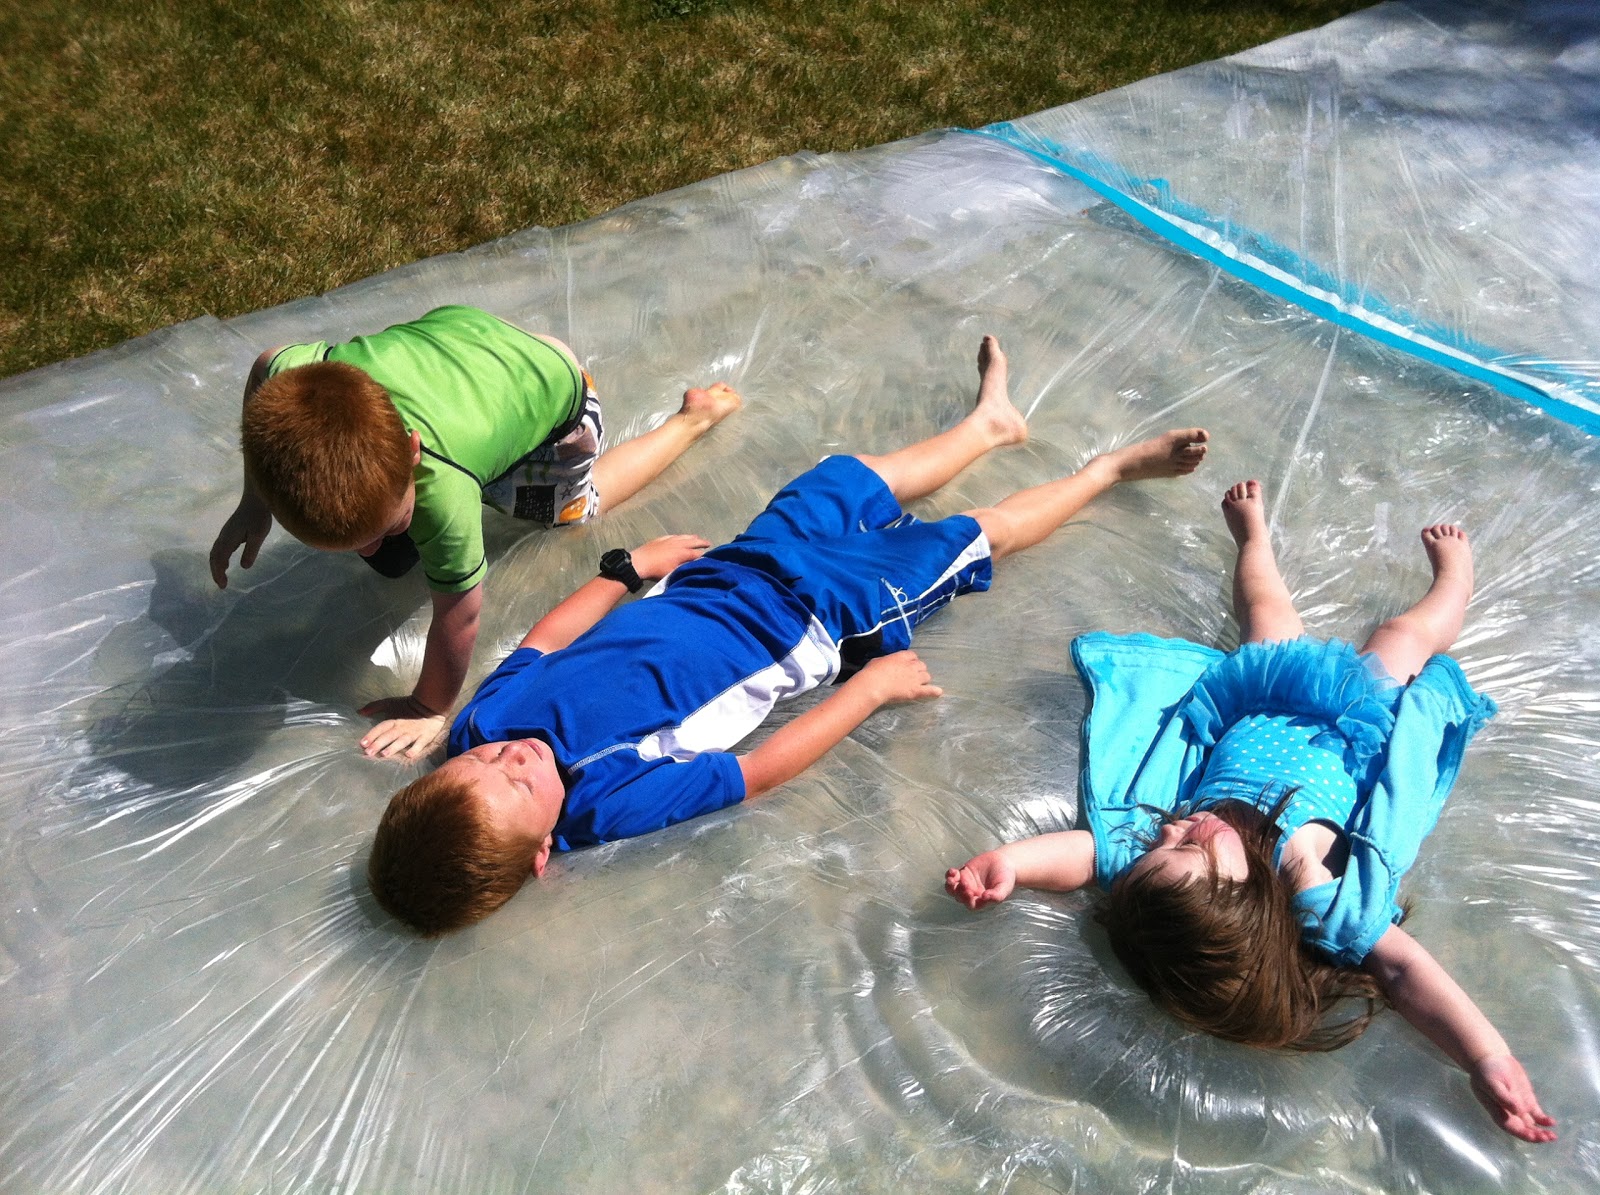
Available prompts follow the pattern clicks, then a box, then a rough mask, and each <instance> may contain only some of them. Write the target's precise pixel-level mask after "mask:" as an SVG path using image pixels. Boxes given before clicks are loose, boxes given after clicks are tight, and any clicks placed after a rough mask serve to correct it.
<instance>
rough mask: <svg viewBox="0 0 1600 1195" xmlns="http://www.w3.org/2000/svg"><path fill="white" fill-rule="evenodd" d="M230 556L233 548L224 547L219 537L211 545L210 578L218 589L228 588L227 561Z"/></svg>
mask: <svg viewBox="0 0 1600 1195" xmlns="http://www.w3.org/2000/svg"><path fill="white" fill-rule="evenodd" d="M232 557H233V548H232V547H231V546H230V547H227V548H224V547H223V545H222V541H221V540H220V539H219V540H218V541H217V542H216V543H214V544H212V545H211V558H210V559H211V579H212V580H213V581H215V582H216V583H217V588H218V589H226V588H228V561H229V560H230V559H232Z"/></svg>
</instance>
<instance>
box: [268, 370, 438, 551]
mask: <svg viewBox="0 0 1600 1195" xmlns="http://www.w3.org/2000/svg"><path fill="white" fill-rule="evenodd" d="M239 444H240V447H241V448H242V449H243V452H244V469H245V476H246V477H248V478H249V480H250V483H251V485H253V486H254V487H255V489H256V492H257V493H259V494H260V495H261V498H262V500H263V501H265V502H266V504H267V509H269V510H270V511H272V515H273V517H274V518H275V519H277V520H278V522H279V523H281V524H282V525H283V528H284V530H285V531H287V532H289V534H290V535H292V536H294V537H295V538H296V539H298V540H301V541H302V542H304V543H308V544H310V545H311V546H312V547H315V548H331V549H336V550H343V549H346V548H356V547H360V546H361V545H362V544H364V543H367V542H368V541H370V540H372V539H373V538H375V537H376V536H378V535H380V534H382V532H383V531H384V530H385V528H386V527H387V526H388V525H389V522H390V520H392V519H393V518H394V515H395V511H396V508H397V507H398V506H399V505H400V503H401V501H402V500H403V499H404V498H405V493H406V486H407V485H408V484H409V483H410V481H411V473H412V468H413V466H412V463H411V462H412V457H413V455H414V452H413V449H412V447H411V435H410V433H409V432H407V431H406V427H405V424H404V423H403V422H401V419H400V412H399V411H397V410H395V406H394V403H393V402H391V401H390V399H389V393H388V391H386V390H385V389H384V388H383V387H382V386H380V385H378V383H377V382H375V381H374V380H373V379H372V377H371V375H369V374H367V373H366V372H365V371H364V370H360V369H357V368H356V367H355V366H353V365H344V364H341V363H340V362H337V361H319V362H316V363H314V364H311V365H300V366H297V367H295V368H294V369H286V370H284V371H283V372H282V373H280V374H277V375H276V376H274V377H270V378H268V379H267V380H266V381H265V382H263V383H261V385H260V386H259V387H257V388H256V391H255V393H254V394H252V395H251V396H250V399H249V401H248V402H246V403H245V404H244V415H243V418H242V419H241V420H240V424H239Z"/></svg>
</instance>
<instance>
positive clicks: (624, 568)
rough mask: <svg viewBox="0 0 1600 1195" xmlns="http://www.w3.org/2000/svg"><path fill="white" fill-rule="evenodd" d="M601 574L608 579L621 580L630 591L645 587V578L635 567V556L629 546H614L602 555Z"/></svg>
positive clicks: (637, 590) (634, 591) (635, 591)
mask: <svg viewBox="0 0 1600 1195" xmlns="http://www.w3.org/2000/svg"><path fill="white" fill-rule="evenodd" d="M600 575H601V576H602V577H604V578H605V579H606V580H607V581H621V582H622V583H623V584H624V585H626V586H627V587H628V592H629V593H638V592H639V591H640V590H641V589H643V588H644V578H643V577H641V576H640V575H639V570H638V569H636V568H634V567H633V556H632V554H631V553H630V552H629V551H628V549H627V548H612V549H611V551H609V552H607V553H605V554H604V555H603V556H601V557H600Z"/></svg>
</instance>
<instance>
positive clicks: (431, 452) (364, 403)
mask: <svg viewBox="0 0 1600 1195" xmlns="http://www.w3.org/2000/svg"><path fill="white" fill-rule="evenodd" d="M739 406H740V398H739V396H738V395H737V394H736V393H734V391H733V390H732V389H730V388H729V387H727V386H726V385H724V384H722V383H720V382H719V383H717V384H715V385H713V386H711V387H710V388H709V389H705V390H700V389H694V390H690V391H688V392H687V393H686V394H685V395H684V398H683V406H682V408H681V409H680V410H679V411H678V412H677V413H676V414H674V415H673V416H672V417H671V418H669V419H668V420H667V421H666V422H665V423H663V424H662V425H661V426H660V427H657V428H655V429H654V430H652V431H649V432H646V433H645V434H644V435H642V436H637V437H635V438H634V439H632V440H629V441H627V442H626V443H623V444H620V445H617V446H616V447H615V448H612V449H610V450H607V451H602V450H603V449H604V429H603V425H602V421H601V417H600V404H599V399H598V397H597V396H596V394H595V392H594V385H593V383H592V381H591V380H590V378H589V376H588V374H586V373H585V372H584V371H583V369H582V367H581V366H579V364H578V360H577V358H576V357H575V356H574V355H573V353H572V351H571V350H570V349H569V348H568V347H567V346H566V345H564V344H562V343H561V342H560V341H558V340H555V339H553V338H551V337H548V336H535V335H533V334H531V333H528V332H525V331H523V330H522V329H521V328H518V327H516V326H515V325H512V324H509V323H506V322H505V321H504V320H501V319H498V318H496V317H495V316H493V315H490V314H489V313H488V312H486V311H479V310H477V309H476V308H472V307H440V308H436V309H435V310H433V311H430V312H428V313H427V314H426V315H424V316H422V318H420V319H417V320H413V321H411V322H410V323H405V324H397V325H395V326H394V327H391V328H387V329H385V330H384V331H382V332H379V333H377V334H376V335H373V336H358V337H356V338H355V339H354V340H351V341H349V342H348V343H346V344H335V345H329V344H327V343H325V342H317V343H313V344H297V345H289V346H287V347H283V348H277V349H270V350H268V351H267V352H265V353H262V354H261V356H260V357H258V358H257V359H256V363H255V366H254V368H252V369H251V371H250V377H249V379H248V381H247V382H246V384H245V393H244V411H243V415H242V417H241V420H240V446H241V448H242V449H243V453H244V487H243V493H242V494H241V496H240V498H239V505H238V507H237V508H236V509H235V510H234V512H233V514H232V515H230V516H229V518H228V521H227V522H226V523H225V524H224V525H223V527H222V530H221V531H220V532H219V533H218V535H217V538H216V541H215V542H214V543H213V544H212V546H211V575H212V578H213V579H214V580H215V581H216V583H217V585H218V586H219V587H221V588H226V587H227V583H228V565H229V563H230V562H231V560H232V557H233V553H234V552H235V551H237V550H238V549H240V548H241V547H242V548H243V549H244V551H243V553H242V554H241V556H240V558H239V563H240V565H241V566H242V567H244V568H249V567H250V566H251V565H252V564H254V563H255V560H256V555H257V554H258V553H259V552H260V550H261V544H262V541H264V540H265V539H266V537H267V533H268V531H270V530H271V528H272V522H273V519H277V521H278V522H279V523H280V524H282V526H283V527H284V529H285V530H286V531H288V532H289V533H290V534H291V535H293V536H294V537H295V538H296V539H299V540H301V541H302V542H303V543H306V544H309V545H310V546H312V547H314V548H322V549H325V550H328V551H347V550H351V549H354V550H355V551H356V552H358V553H360V555H361V556H362V557H363V558H364V559H366V560H367V562H368V563H369V564H370V565H372V567H373V568H375V569H377V570H378V571H379V572H380V573H382V574H383V575H384V576H389V577H397V576H400V575H402V574H403V573H405V572H407V571H409V570H410V568H411V567H412V566H413V565H415V564H416V563H417V561H418V560H420V561H421V562H422V564H423V571H424V574H425V575H426V577H427V580H428V587H429V589H430V590H432V592H433V622H432V625H431V626H430V627H429V628H428V640H427V647H426V649H425V650H424V653H423V659H422V672H421V674H420V675H419V676H418V678H417V683H416V686H415V687H414V688H413V689H412V691H411V693H410V694H409V695H406V696H397V697H385V698H383V699H381V700H378V701H374V702H372V703H370V704H368V705H366V706H364V707H362V710H361V713H363V714H365V715H367V716H369V717H373V718H378V719H392V718H401V719H405V720H406V723H405V724H406V725H407V726H408V727H411V730H410V731H409V733H408V734H407V735H405V736H403V737H401V738H399V739H396V738H395V737H394V736H393V735H392V734H391V735H386V736H385V737H384V738H382V739H381V740H380V739H375V738H374V736H373V735H372V734H370V733H369V734H368V735H367V736H366V737H365V738H364V739H363V740H362V747H363V749H365V750H366V752H367V753H368V754H369V755H392V754H396V753H401V754H404V755H405V756H406V757H407V758H416V757H417V756H418V755H421V754H423V753H424V752H426V751H428V750H430V749H431V748H432V746H433V745H434V744H435V743H436V742H437V741H438V740H439V738H440V737H442V735H443V733H444V731H445V728H446V726H447V725H448V721H447V719H448V715H449V711H450V708H451V706H452V705H454V703H455V700H456V697H457V695H458V694H459V693H460V691H461V684H462V681H463V680H464V679H465V677H466V673H467V666H468V664H469V663H470V661H471V659H472V649H473V646H474V644H475V643H476V642H477V637H478V617H479V611H480V610H481V608H482V603H483V578H484V574H485V573H486V572H487V571H488V565H487V562H486V560H485V559H484V550H483V521H482V515H481V513H480V508H481V506H482V505H483V504H488V505H490V506H494V507H495V508H496V509H498V510H501V511H503V512H505V513H507V514H511V515H514V516H516V517H518V518H524V519H530V520H533V521H535V522H539V523H543V524H545V525H546V526H565V525H569V524H574V523H581V522H585V521H587V520H588V519H591V518H593V517H595V515H597V514H598V513H599V512H600V511H601V510H602V509H604V508H606V507H610V506H615V505H616V504H617V503H619V502H623V501H625V500H626V499H627V498H629V497H631V496H632V495H633V494H634V493H636V492H638V490H639V489H641V488H642V487H643V486H644V485H645V484H647V483H648V482H650V481H651V480H653V479H654V478H655V477H656V476H657V475H658V474H659V473H660V472H661V471H662V470H663V469H665V468H666V467H667V466H668V465H670V464H671V463H672V462H673V461H674V460H676V459H677V458H678V457H679V456H680V455H681V454H682V453H683V452H684V450H685V449H687V448H688V447H689V445H690V444H692V443H694V441H695V440H697V439H699V438H700V436H702V435H704V434H705V433H706V432H707V431H709V430H710V429H711V428H712V427H713V426H715V425H716V424H717V423H719V422H721V421H722V420H723V419H724V418H726V417H727V416H728V415H730V414H732V413H733V412H734V411H736V410H738V408H739Z"/></svg>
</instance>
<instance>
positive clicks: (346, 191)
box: [0, 0, 1363, 376]
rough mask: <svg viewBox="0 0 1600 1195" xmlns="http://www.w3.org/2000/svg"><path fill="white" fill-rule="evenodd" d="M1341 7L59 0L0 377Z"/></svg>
mask: <svg viewBox="0 0 1600 1195" xmlns="http://www.w3.org/2000/svg"><path fill="white" fill-rule="evenodd" d="M1359 7H1363V5H1362V4H1360V3H1352V2H1349V0H1279V2H1276V3H1274V2H1271V0H1237V2H1234V3H1228V2H1224V0H1213V2H1209V3H1207V2H1185V0H1149V2H1142V3H1136V2H1132V0H1120V2H1119V0H1100V2H1098V3H1078V2H1074V0H1034V2H1026V0H966V2H955V0H925V2H918V0H904V2H898V3H897V2H894V0H855V2H845V0H809V2H806V3H791V2H786V0H771V2H758V0H587V2H584V3H577V2H567V0H547V2H543V3H504V4H496V5H487V4H485V5H480V4H476V3H461V2H456V3H451V2H436V0H435V2H430V0H340V2H322V3H317V2H313V0H301V2H295V0H277V2H266V0H256V2H250V0H232V2H221V0H210V2H206V0H187V2H185V0H142V2H136V3H135V2H128V0H92V2H78V0H43V2H41V3H38V4H35V5H27V6H24V5H8V6H6V10H5V11H4V13H3V15H0V130H3V133H4V145H5V149H6V154H5V162H4V167H3V175H0V244H3V246H4V249H5V259H6V260H7V261H9V262H10V263H11V264H10V268H9V269H8V270H7V271H6V272H5V274H4V276H3V278H0V376H3V375H8V374H12V373H16V372H19V371H21V370H26V369H31V368H34V367H36V366H40V365H45V364H48V363H50V362H52V361H57V360H61V359H63V358H67V357H73V356H77V355H79V354H81V353H86V352H90V351H92V350H94V349H98V348H104V347H106V346H108V345H111V344H115V343H117V342H118V341H121V340H123V339H125V338H127V337H130V336H137V335H139V334H141V333H144V332H148V331H151V330H152V329H155V328H160V327H163V326H165V325H167V324H171V323H174V322H176V321H179V320H184V319H189V318H192V317H194V316H197V315H201V314H204V313H207V312H209V313H211V314H213V315H217V316H230V315H236V314H238V313H240V312H244V311H252V310H256V309H258V308H262V307H267V306H271V305H273V304H275V303H281V302H284V301H285V300H288V299H293V298H298V297H300V296H302V295H306V294H311V293H315V292H319V291H324V290H327V289H329V288H331V287H335V286H339V285H341V284H343V283H346V282H350V281H352V280H354V279H357V278H363V277H366V276H368V275H370V274H375V273H377V272H379V271H382V270H385V269H389V268H391V267H393V266H396V265H400V264H402V263H405V262H409V261H414V260H416V259H418V258H422V257H427V256H430V255H432V254H436V253H444V252H448V251H450V250H455V249H461V248H464V247H466V246H469V245H474V244H478V243H480V242H483V241H486V240H490V239H492V238H494V237H498V236H502V235H504V234H506V233H509V232H513V231H515V230H517V229H520V228H526V227H529V226H530V225H536V224H537V225H557V224H564V223H568V222H570V221H574V220H582V219H585V218H587V217H589V216H593V215H596V214H598V213H600V212H604V211H607V210H609V209H611V208H614V207H616V206H618V205H620V204H623V203H626V202H628V201H629V200H631V199H636V198H638V197H640V196H642V195H649V194H652V193H655V192H658V191H663V190H668V189H670V188H673V187H678V186H682V185H684V184H686V183H691V182H695V181H696V180H699V179H702V178H706V177H707V176H709V175H714V174H718V173H721V172H723V171H727V170H733V169H737V168H739V167H741V166H748V165H751V164H754V163H757V162H762V161H766V160H768V159H770V158H774V157H778V156H781V155H783V154H789V153H793V152H795V151H797V150H801V149H809V150H816V151H830V150H849V149H855V148H859V147H862V146H866V145H874V144H877V143H880V142H884V141H891V140H894V139H896V138H900V137H906V136H910V135H912V134H916V133H920V132H923V131H925V130H928V129H933V128H939V127H943V126H950V125H957V126H967V127H971V126H976V125H982V124H987V123H989V122H991V121H995V120H1003V119H1007V118H1011V117H1015V116H1021V115H1024V114H1026V113H1029V112H1035V111H1038V110H1039V109H1042V108H1048V107H1052V106H1054V105H1057V104H1064V103H1067V102H1068V101H1070V100H1075V99H1078V98H1080V97H1082V96H1085V95H1089V94H1092V93H1094V92H1098V91H1104V90H1106V89H1108V88H1112V87H1118V86H1121V85H1122V84H1125V83H1130V82H1133V81H1134V80H1136V79H1140V78H1143V77H1145V76H1147V75H1151V74H1156V73H1158V72H1161V71H1168V70H1174V69H1176V68H1178V67H1181V66H1184V65H1186V64H1188V63H1192V62H1198V61H1202V60H1205V59H1209V58H1216V57H1219V56H1221V55H1224V54H1228V53H1231V52H1234V51H1236V50H1240V49H1244V48H1246V47H1248V46H1252V45H1257V44H1259V43H1261V42H1264V41H1268V40H1271V39H1272V38H1276V37H1281V36H1283V35H1284V34H1287V33H1290V32H1293V31H1295V30H1298V29H1305V28H1310V27H1312V26H1315V25H1319V24H1322V23H1324V22H1326V21H1329V20H1332V19H1333V18H1335V17H1337V16H1340V15H1342V14H1344V13H1347V12H1351V11H1354V10H1355V9H1357V8H1359Z"/></svg>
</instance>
